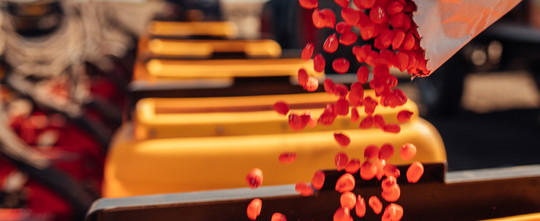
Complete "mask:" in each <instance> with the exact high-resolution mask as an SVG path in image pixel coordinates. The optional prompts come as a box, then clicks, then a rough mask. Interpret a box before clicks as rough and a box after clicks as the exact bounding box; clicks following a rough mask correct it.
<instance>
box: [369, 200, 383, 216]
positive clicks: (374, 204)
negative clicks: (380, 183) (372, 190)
mask: <svg viewBox="0 0 540 221" xmlns="http://www.w3.org/2000/svg"><path fill="white" fill-rule="evenodd" d="M368 204H369V207H371V209H372V210H373V212H375V214H380V213H381V211H382V203H381V200H379V198H378V197H376V196H371V197H370V198H369V200H368Z"/></svg>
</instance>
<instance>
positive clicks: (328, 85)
mask: <svg viewBox="0 0 540 221" xmlns="http://www.w3.org/2000/svg"><path fill="white" fill-rule="evenodd" d="M323 85H324V91H326V93H328V94H334V81H333V80H332V79H330V78H327V79H324V83H323Z"/></svg>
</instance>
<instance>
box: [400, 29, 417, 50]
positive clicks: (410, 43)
mask: <svg viewBox="0 0 540 221" xmlns="http://www.w3.org/2000/svg"><path fill="white" fill-rule="evenodd" d="M414 44H415V39H414V35H413V34H412V33H411V32H407V34H405V38H404V39H403V43H401V50H405V51H409V50H411V49H413V47H414Z"/></svg>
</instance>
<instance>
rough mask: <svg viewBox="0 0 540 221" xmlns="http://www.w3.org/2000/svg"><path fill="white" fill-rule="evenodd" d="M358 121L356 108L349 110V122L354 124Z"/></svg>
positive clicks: (358, 115) (358, 116)
mask: <svg viewBox="0 0 540 221" xmlns="http://www.w3.org/2000/svg"><path fill="white" fill-rule="evenodd" d="M359 119H360V114H359V113H358V109H357V108H356V107H353V108H351V122H353V123H356V122H357V121H358V120H359Z"/></svg>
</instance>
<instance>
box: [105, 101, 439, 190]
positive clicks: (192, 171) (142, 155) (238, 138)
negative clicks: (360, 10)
mask: <svg viewBox="0 0 540 221" xmlns="http://www.w3.org/2000/svg"><path fill="white" fill-rule="evenodd" d="M318 96H322V95H314V96H313V98H315V97H318ZM274 98H277V99H276V100H282V99H283V100H287V101H289V102H291V104H293V106H294V105H295V104H301V103H302V102H306V101H309V100H302V98H307V97H302V96H298V97H294V96H293V97H287V96H281V97H272V96H269V97H262V96H257V97H251V99H248V98H246V99H244V100H242V98H230V99H226V98H224V99H222V100H220V99H219V98H209V99H208V100H206V101H214V102H210V103H208V102H202V101H200V102H199V101H197V100H195V99H179V100H176V101H175V102H176V103H175V102H172V101H171V102H162V101H165V100H154V101H153V104H151V103H152V102H150V101H151V100H145V101H141V102H142V103H144V102H147V103H146V104H144V105H137V114H136V118H137V120H136V125H124V126H123V127H122V129H121V130H120V131H119V132H118V134H117V135H116V137H115V139H114V142H113V144H112V146H111V149H110V152H109V155H108V157H107V160H106V166H105V176H104V186H103V195H104V197H125V196H135V195H146V194H159V193H173V192H187V191H198V190H211V189H225V188H238V187H246V186H247V184H246V182H245V176H246V174H247V173H248V172H249V170H251V169H252V168H254V167H259V168H261V169H262V170H263V172H264V181H263V185H279V184H291V183H296V182H298V181H306V182H307V181H309V180H310V179H311V176H312V174H313V172H315V171H316V170H320V169H332V168H334V156H335V154H336V153H338V152H341V151H343V152H346V153H347V154H349V156H351V157H356V158H363V157H362V156H363V151H364V148H365V147H366V146H367V145H370V144H374V145H379V146H380V145H382V144H384V143H391V144H393V145H394V146H395V147H399V146H401V145H402V144H404V143H408V142H410V143H413V144H415V145H416V146H417V148H418V151H417V153H418V154H417V156H416V157H415V158H414V159H413V160H419V161H422V162H446V154H445V150H444V146H443V143H442V140H441V137H440V135H439V134H438V132H437V131H436V129H435V128H434V127H433V126H432V125H430V124H429V123H428V122H426V121H424V120H422V119H420V118H418V117H417V113H418V112H417V109H416V106H415V105H414V104H413V103H412V102H409V103H408V104H407V105H408V106H407V107H408V108H410V110H412V111H413V112H415V117H414V118H413V119H412V120H411V121H409V122H408V123H404V124H401V127H402V130H401V132H400V133H399V134H393V133H386V132H383V131H381V130H380V129H376V128H373V129H367V130H364V129H357V126H356V125H357V123H356V124H351V123H348V124H346V123H344V122H346V121H348V120H347V119H346V118H338V120H337V121H336V122H335V123H334V126H332V127H317V128H311V129H307V130H306V131H299V132H298V131H290V130H289V129H288V128H286V126H285V127H276V126H275V125H286V124H287V123H286V122H287V119H286V118H285V117H284V116H279V115H278V114H276V113H274V112H273V111H268V110H260V111H259V110H250V104H252V105H253V106H256V107H257V108H261V109H265V108H267V107H268V102H270V101H271V104H273V102H274V101H275V100H274ZM280 98H282V99H280ZM325 99H327V98H320V100H316V99H314V101H315V103H317V102H320V103H324V102H325ZM334 99H335V98H334ZM226 100H229V101H230V106H229V107H228V106H226V105H225V101H226ZM182 101H183V102H182ZM242 102H246V103H242ZM199 103H200V104H201V106H200V107H199V106H198V104H199ZM139 104H140V103H139ZM180 104H185V105H183V106H176V105H180ZM300 106H301V105H300ZM141 108H142V109H141ZM201 108H202V109H204V110H202V109H201ZM227 108H229V109H227ZM230 108H233V109H230ZM236 108H237V109H236ZM257 108H256V109H257ZM143 109H145V110H143ZM152 109H154V110H152ZM234 109H236V110H234ZM201 110H202V111H201ZM302 110H303V109H302V108H300V109H297V110H294V111H302ZM399 110H400V109H388V110H386V109H382V108H381V109H379V108H377V110H376V113H380V114H382V115H384V116H385V117H386V118H387V119H388V120H390V119H389V118H390V117H391V115H393V116H395V114H396V113H397V111H399ZM195 111H201V113H198V114H197V113H193V112H195ZM220 111H221V112H220ZM236 111H238V113H239V115H237V116H235V117H233V118H232V119H219V118H213V117H210V115H213V114H217V115H220V114H228V113H235V112H236ZM385 111H388V112H385ZM184 114H186V115H187V116H189V117H184V116H182V115H184ZM207 114H209V115H207ZM152 115H154V116H152ZM257 115H259V116H260V117H261V118H264V120H260V119H258V117H257ZM223 116H226V115H223ZM161 117H163V118H161ZM190 118H194V119H191V120H190ZM243 118H249V119H248V120H245V119H243ZM141 119H144V120H143V121H145V126H148V127H153V128H154V132H150V133H149V134H148V137H142V138H140V139H136V138H135V137H134V134H135V133H134V130H137V129H136V128H140V127H141ZM152 119H153V120H155V121H156V122H155V124H151V122H150V121H152ZM185 120H187V121H189V123H183V122H181V121H185ZM158 121H159V122H158ZM213 121H216V122H213ZM234 121H240V123H238V124H235V123H234ZM168 123H169V124H173V125H174V126H172V127H168V126H167V124H168ZM220 124H222V127H218V125H220ZM197 125H198V126H197ZM162 127H163V131H162ZM204 127H208V128H213V129H212V131H211V132H210V130H203V129H200V128H204ZM165 128H168V129H165ZM219 128H221V129H222V130H223V131H222V133H221V134H219V135H218V134H216V132H217V131H218V130H220V129H219ZM242 128H244V130H242ZM147 129H148V128H147ZM165 130H171V131H169V132H166V131H165ZM228 130H231V131H230V133H229V131H228ZM335 130H338V131H341V132H343V133H346V134H347V135H349V136H350V138H351V140H352V142H351V145H350V146H349V147H347V148H342V147H340V146H339V145H338V144H337V143H336V141H335V140H334V138H333V132H334V131H335ZM197 133H200V134H197ZM175 135H176V136H175ZM150 137H153V138H150ZM143 138H144V139H143ZM283 152H295V153H297V154H298V158H297V160H296V161H295V162H294V163H292V164H286V165H285V164H280V163H279V162H278V156H279V154H281V153H283ZM389 162H391V163H394V164H397V165H400V164H408V163H411V162H412V160H410V161H403V160H401V159H400V158H399V154H396V155H395V156H394V157H392V158H391V159H390V160H389Z"/></svg>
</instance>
